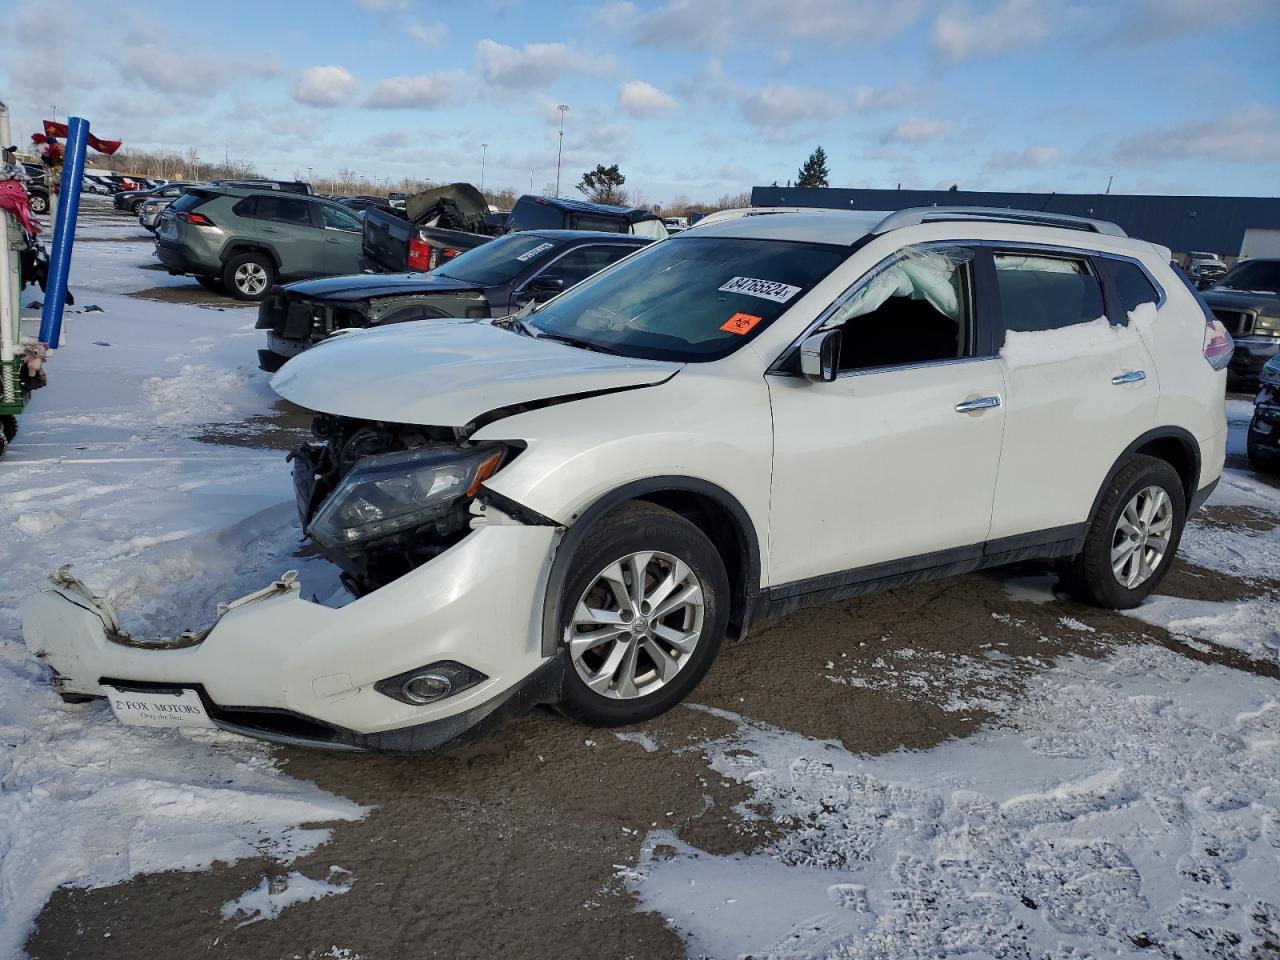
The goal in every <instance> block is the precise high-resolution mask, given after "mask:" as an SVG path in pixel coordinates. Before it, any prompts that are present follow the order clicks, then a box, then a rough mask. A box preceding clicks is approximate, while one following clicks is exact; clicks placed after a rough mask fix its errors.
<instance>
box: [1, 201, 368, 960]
mask: <svg viewBox="0 0 1280 960" xmlns="http://www.w3.org/2000/svg"><path fill="white" fill-rule="evenodd" d="M92 212H93V211H92V210H91V209H90V208H87V207H86V208H85V212H84V213H82V230H83V231H85V233H86V234H87V235H89V236H112V235H128V234H130V233H131V232H132V233H138V232H139V231H138V229H137V227H136V226H133V227H132V228H130V227H129V226H127V223H128V221H127V220H126V221H125V224H126V225H124V226H118V225H116V224H113V223H102V222H99V221H97V220H93V219H88V220H87V222H84V218H85V214H92ZM152 262H154V261H153V260H152V258H151V244H150V243H145V242H144V243H133V242H109V241H106V242H80V243H78V244H77V245H76V248H75V253H74V256H73V264H72V292H73V293H74V294H75V296H76V303H77V307H76V308H75V309H76V310H77V311H82V310H83V307H84V306H87V305H91V304H93V305H98V306H100V307H102V308H103V312H100V313H99V312H91V313H84V312H76V313H69V314H68V317H67V321H66V329H67V344H66V346H64V347H62V348H61V349H59V350H57V351H56V352H55V353H54V354H53V356H52V358H51V359H50V362H49V365H48V370H49V385H48V386H47V387H46V388H44V389H42V390H40V391H38V392H37V393H36V394H35V395H34V397H33V399H32V403H31V405H30V406H29V407H28V410H27V412H26V413H24V414H23V415H22V417H21V418H20V420H19V433H18V436H17V439H16V440H15V442H14V444H13V445H12V446H11V447H10V448H9V452H8V454H7V455H6V456H5V458H4V460H3V461H0V503H3V504H4V508H5V509H4V510H3V512H0V569H3V570H4V577H3V578H0V744H2V745H3V751H2V752H0V956H5V957H8V956H14V955H18V954H19V953H20V951H21V948H22V944H23V942H24V940H25V937H26V934H27V932H28V928H29V925H30V923H31V921H32V920H33V919H34V917H35V915H36V914H37V912H38V911H39V909H40V907H41V906H42V904H43V902H44V900H45V899H46V898H47V897H48V896H49V894H50V893H52V891H53V890H54V889H55V888H56V887H57V886H59V885H60V884H66V883H71V884H76V885H80V886H94V885H100V884H110V883H116V882H119V881H122V880H124V879H127V878H128V877H130V876H132V875H134V874H137V873H145V872H153V871H157V870H172V869H181V870H199V869H203V868H205V867H207V866H208V865H209V864H210V863H212V862H213V861H215V860H235V859H239V858H243V857H248V856H256V855H259V854H266V855H268V856H271V857H275V858H277V859H279V860H281V861H285V862H288V861H290V860H291V859H293V858H294V857H296V856H298V855H300V854H302V853H304V852H306V851H309V850H311V849H313V848H315V847H316V846H317V845H318V844H320V843H322V842H323V841H324V839H325V837H326V836H327V831H325V830H320V829H308V830H303V829H301V828H300V827H299V824H302V823H323V822H327V821H337V820H344V819H353V818H358V817H360V816H362V813H363V811H362V810H361V808H359V807H357V806H356V805H355V804H352V803H350V802H348V801H346V800H344V799H341V798H338V797H335V796H333V795H331V794H328V793H326V792H324V791H321V790H319V789H318V788H316V787H314V786H312V785H310V784H307V783H303V782H300V781H297V780H294V779H292V778H289V777H286V776H284V775H282V774H281V773H279V772H278V771H277V769H276V768H275V765H274V763H273V762H272V759H271V749H270V748H268V747H266V746H264V745H261V744H257V743H253V742H251V741H247V740H243V739H241V738H237V737H232V736H230V735H226V734H222V733H217V732H204V731H200V732H198V733H193V732H186V733H184V732H178V731H159V732H157V731H153V730H141V729H131V728H128V727H124V726H121V725H120V724H118V723H116V722H115V720H114V719H113V718H112V716H111V713H110V711H109V710H108V708H107V707H106V706H105V705H102V704H89V705H84V706H75V707H71V706H65V705H63V704H62V703H61V702H60V701H59V700H58V699H57V697H56V696H55V695H54V694H53V692H52V690H51V689H50V688H49V687H48V684H47V681H46V679H45V676H44V670H43V667H41V666H40V665H39V664H38V663H37V662H36V661H34V660H33V659H31V658H30V657H29V656H28V655H27V653H26V650H25V647H23V646H22V643H21V630H20V624H19V620H18V616H17V612H16V605H17V603H18V601H19V600H20V599H21V598H22V597H24V596H25V595H27V594H29V593H31V592H32V591H34V590H37V589H39V588H40V587H41V586H42V584H43V582H44V579H45V577H46V575H47V574H48V573H49V572H50V571H52V570H53V569H54V568H56V567H57V566H59V565H60V564H63V563H67V562H74V563H75V570H76V573H77V574H78V575H79V576H81V577H82V578H83V579H84V580H85V582H86V583H89V584H92V585H93V586H95V587H98V588H104V589H106V590H107V591H108V593H109V595H110V596H111V599H112V601H113V602H114V603H115V604H116V605H117V609H118V612H119V614H120V616H121V620H122V622H123V624H124V626H125V627H126V629H130V630H133V631H134V632H137V633H141V634H146V635H151V634H173V633H177V632H179V631H181V630H183V629H186V628H200V627H203V626H207V625H208V623H209V622H210V621H211V620H212V618H213V616H214V610H215V605H216V603H217V602H218V601H219V600H229V599H233V598H235V597H238V596H242V595H243V594H245V593H248V592H250V591H251V590H254V589H257V588H258V587H260V586H262V585H264V584H265V583H268V582H270V580H271V579H273V578H274V577H276V576H278V575H279V574H280V573H281V572H282V571H284V570H285V569H289V568H297V569H300V570H301V571H302V574H303V586H304V591H305V592H306V593H307V594H308V595H310V594H312V593H313V592H315V591H318V592H320V593H322V594H326V595H327V594H328V593H329V592H332V589H333V587H334V584H335V578H334V571H333V570H332V568H330V567H328V565H326V564H323V563H320V562H317V561H315V560H310V559H307V558H304V557H297V556H294V554H295V553H296V552H297V551H298V547H299V539H298V535H299V531H298V529H297V521H296V517H295V514H294V507H293V502H292V501H293V492H292V487H291V483H290V480H289V471H288V468H287V467H286V465H285V463H284V458H283V455H282V453H281V452H280V451H278V450H266V449H255V448H253V447H250V446H243V445H238V446H218V445H213V444H210V443H201V442H197V441H195V440H193V439H191V437H192V436H193V435H198V433H199V425H201V424H205V423H218V422H221V421H235V422H243V421H244V420H246V419H249V418H252V417H255V416H269V415H271V414H272V413H273V409H274V407H273V405H274V404H275V402H276V401H275V398H274V395H273V394H272V393H271V391H270V388H269V386H268V385H267V379H266V376H265V375H264V374H261V373H260V372H258V371H257V369H256V353H255V351H256V348H257V346H258V341H259V339H260V336H261V335H260V334H258V333H257V332H255V331H254V330H253V323H254V319H255V316H256V314H255V313H254V311H253V310H252V309H244V308H241V307H237V306H232V305H230V301H228V306H227V307H226V308H225V309H216V308H208V307H201V306H194V305H190V304H177V303H157V302H153V301H146V300H140V299H137V298H134V297H128V296H124V295H122V294H123V292H125V291H128V290H137V289H141V288H144V287H148V286H161V285H174V284H177V283H184V284H190V283H191V281H189V280H180V279H176V278H170V277H168V275H167V274H165V273H163V272H157V271H151V270H146V271H144V270H143V269H140V268H142V267H146V266H147V265H148V264H150V263H152ZM41 296H42V295H41V293H40V291H39V290H32V289H29V290H27V291H26V299H27V300H33V299H39V298H40V297H41ZM100 344H106V345H105V346H104V345H100Z"/></svg>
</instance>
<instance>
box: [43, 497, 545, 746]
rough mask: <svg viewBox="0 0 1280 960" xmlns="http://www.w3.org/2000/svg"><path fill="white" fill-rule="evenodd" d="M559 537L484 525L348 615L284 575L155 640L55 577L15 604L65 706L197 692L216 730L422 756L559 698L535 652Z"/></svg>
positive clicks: (75, 584)
mask: <svg viewBox="0 0 1280 960" xmlns="http://www.w3.org/2000/svg"><path fill="white" fill-rule="evenodd" d="M557 537H558V531H557V529H556V528H554V527H550V526H525V525H522V524H519V523H516V522H515V521H513V520H509V519H507V518H505V517H503V516H502V515H500V514H498V513H497V512H496V511H493V510H490V511H489V517H488V518H487V519H486V520H485V521H483V522H481V523H480V525H479V526H478V528H477V529H474V530H472V531H471V533H469V534H468V535H467V536H466V537H464V538H463V539H462V540H461V541H460V542H458V543H457V544H455V545H454V546H452V547H450V548H449V549H448V550H446V551H445V552H444V553H442V554H440V555H439V556H438V557H436V558H434V559H433V560H432V561H431V562H430V563H428V564H426V565H424V566H421V567H419V568H417V569H415V570H412V571H410V572H409V573H407V574H405V575H404V576H402V577H400V578H399V579H397V580H395V581H394V582H392V583H390V584H387V585H386V586H384V587H382V588H381V589H378V590H375V591H373V592H372V593H369V594H368V595H366V596H363V597H360V598H358V599H356V600H354V601H352V602H351V603H349V604H347V605H346V606H343V607H339V608H332V607H327V606H323V605H321V604H318V603H314V602H311V601H308V600H306V599H304V598H303V597H302V595H301V592H300V590H299V584H298V581H297V578H296V577H295V576H291V575H289V574H286V575H285V576H283V577H281V578H280V579H279V580H277V581H275V582H274V583H272V584H270V585H269V586H267V587H265V588H263V589H262V590H260V591H257V592H255V593H252V594H249V595H248V596H246V597H242V598H240V599H239V600H235V601H232V602H230V603H227V604H222V605H219V608H218V619H217V621H216V622H215V623H214V625H213V626H212V627H211V628H209V629H208V630H204V631H199V632H187V633H183V634H180V635H179V636H177V637H175V638H171V639H168V640H162V641H147V640H139V639H135V638H133V637H131V636H129V634H127V633H126V632H125V631H123V630H122V629H121V628H120V624H119V623H118V622H117V620H116V617H115V614H114V612H113V611H112V609H111V607H110V605H109V604H108V603H107V601H106V599H105V598H104V597H103V596H102V595H100V594H95V593H94V592H93V591H91V590H89V589H88V588H86V587H85V586H84V585H83V584H81V583H80V582H79V581H78V580H76V579H75V578H74V577H73V576H71V574H70V573H69V571H67V570H66V569H65V568H64V569H63V570H60V571H59V572H58V573H56V574H55V575H54V577H53V589H51V590H49V591H46V592H44V593H40V594H36V595H35V596H32V597H29V598H27V599H26V600H25V601H23V603H22V605H21V608H20V610H21V615H22V621H23V636H24V639H25V641H26V644H27V646H28V648H29V649H30V650H31V652H32V653H33V654H35V656H37V657H39V658H40V659H42V660H44V661H45V662H46V663H47V664H48V665H49V666H50V667H51V668H52V670H53V671H54V686H55V688H56V689H57V690H58V691H59V692H60V693H62V694H63V695H64V696H67V697H69V698H74V697H76V696H86V697H101V696H105V695H106V691H105V690H104V689H103V686H104V684H107V685H109V686H111V687H112V688H113V689H116V690H136V691H145V690H148V689H150V690H154V689H158V688H159V689H165V690H194V691H196V692H197V693H198V695H199V697H200V700H201V702H202V703H203V705H204V708H205V710H206V711H207V713H208V715H209V719H210V720H211V721H212V722H213V723H214V725H216V726H219V727H222V728H224V729H226V730H230V731H233V732H235V733H240V734H244V735H246V736H251V737H257V738H260V739H265V740H272V741H276V742H281V743H290V744H298V745H305V746H316V747H327V748H331V749H348V750H421V749H431V748H433V747H437V746H440V745H442V744H445V743H449V742H451V741H455V740H458V739H459V738H460V737H465V736H467V735H468V734H475V733H478V732H480V731H482V730H484V729H487V728H488V727H490V726H492V725H493V724H495V723H497V722H500V721H501V720H502V719H505V718H506V717H507V716H510V715H511V714H513V713H516V712H520V711H523V710H525V709H527V708H528V707H530V706H532V705H533V704H535V703H539V702H550V701H553V700H554V699H556V697H557V695H558V692H559V684H560V674H559V672H558V671H559V670H560V661H559V659H558V658H555V657H552V658H546V657H544V656H543V654H542V612H543V604H542V599H543V597H544V595H545V590H546V581H547V576H548V573H549V569H550V563H551V558H552V555H553V552H554V548H555V543H556V539H557ZM446 661H448V662H453V663H458V664H463V665H465V666H466V667H468V668H470V669H471V670H473V671H477V672H478V673H479V674H481V675H483V680H481V681H480V682H478V683H476V684H475V685H473V686H469V687H467V688H466V689H464V690H462V691H461V692H458V693H456V694H454V695H452V696H450V697H447V698H445V699H441V700H438V701H435V702H432V703H429V704H425V705H419V704H413V703H407V702H404V701H402V700H401V699H397V698H395V697H392V696H389V695H388V694H386V693H383V692H381V691H380V690H379V689H376V685H378V684H379V681H383V680H386V679H387V678H390V677H396V676H398V675H401V674H405V673H408V672H411V671H416V670H419V669H420V668H425V667H428V666H430V665H431V664H435V663H443V662H446Z"/></svg>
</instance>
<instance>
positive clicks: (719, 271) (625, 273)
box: [530, 236, 850, 362]
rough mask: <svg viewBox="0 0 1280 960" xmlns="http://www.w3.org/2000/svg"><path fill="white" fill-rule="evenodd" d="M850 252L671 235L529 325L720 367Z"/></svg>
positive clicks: (608, 347)
mask: <svg viewBox="0 0 1280 960" xmlns="http://www.w3.org/2000/svg"><path fill="white" fill-rule="evenodd" d="M849 254H850V250H849V248H848V247H837V246H827V245H825V244H817V243H794V242H790V241H784V240H743V239H734V238H729V237H688V236H676V237H673V238H672V239H670V240H664V241H663V242H662V243H658V244H654V245H653V246H652V247H649V248H648V249H647V250H645V251H643V252H641V253H639V254H637V255H635V256H633V257H629V258H628V259H626V260H624V261H622V262H621V263H620V264H619V265H618V266H616V267H613V268H611V269H606V270H605V271H603V272H602V273H598V274H596V275H595V276H594V277H591V278H590V279H588V280H585V281H584V282H582V283H581V284H579V285H578V286H576V287H574V288H573V289H572V290H569V291H568V292H566V293H564V294H562V295H560V296H559V297H556V299H555V300H553V301H551V302H550V303H548V304H547V305H546V306H545V307H543V308H541V309H540V310H538V312H537V313H535V314H534V315H533V316H532V317H531V318H530V326H532V327H533V328H534V329H535V331H536V332H537V333H539V334H543V335H547V336H554V337H564V338H566V339H570V340H573V341H580V342H581V343H583V344H584V345H585V346H588V347H591V348H594V349H599V350H603V351H605V352H607V353H618V354H622V355H624V356H629V357H643V358H646V359H652V360H677V361H693V362H698V361H706V360H718V359H719V358H721V357H726V356H728V355H729V354H731V353H733V351H735V350H737V349H738V348H739V347H740V346H742V345H743V344H744V343H746V342H748V341H749V340H751V339H752V338H753V337H755V336H756V335H758V334H759V333H760V331H762V330H764V329H765V328H766V327H768V326H769V324H771V323H772V322H773V321H774V320H776V319H777V318H778V317H780V316H781V315H782V313H783V312H784V311H785V310H786V309H787V307H788V306H790V305H791V304H792V303H795V302H796V301H797V300H798V299H799V298H800V297H802V296H803V295H804V294H806V293H808V292H809V290H810V289H812V287H813V286H814V284H816V283H817V282H818V281H819V280H821V279H822V278H823V277H825V276H826V275H827V274H828V273H830V272H831V271H832V270H834V269H835V268H836V266H837V265H839V264H840V263H841V262H842V261H843V260H844V259H845V258H846V257H848V256H849Z"/></svg>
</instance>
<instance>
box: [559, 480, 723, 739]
mask: <svg viewBox="0 0 1280 960" xmlns="http://www.w3.org/2000/svg"><path fill="white" fill-rule="evenodd" d="M728 599H729V583H728V578H727V576H726V574H725V569H724V563H723V561H722V560H721V559H720V555H719V553H717V552H716V548H715V546H714V545H713V544H712V543H711V541H710V540H708V539H707V537H706V535H705V534H704V533H703V532H702V531H701V530H699V529H698V528H697V527H696V526H694V525H693V524H692V523H690V522H689V521H688V520H686V519H685V518H684V517H682V516H680V515H679V514H677V513H674V512H672V511H670V510H666V509H664V508H662V507H659V506H656V505H654V504H649V503H641V502H636V503H630V504H626V505H625V506H622V507H619V508H618V509H617V510H615V511H614V512H612V513H611V514H609V515H608V516H606V517H605V518H604V519H602V520H601V521H600V522H599V523H598V525H597V527H596V528H595V529H594V530H593V531H592V532H591V533H590V534H588V536H587V538H586V540H584V542H583V543H582V546H581V547H579V549H578V551H577V554H576V555H575V556H574V559H573V563H572V565H571V567H570V570H569V576H568V579H567V580H566V583H565V588H564V594H563V602H562V604H561V608H562V612H561V624H560V626H561V637H562V640H563V643H564V648H565V650H564V655H565V656H566V657H567V658H568V663H567V664H566V669H565V680H564V688H563V693H562V700H561V702H560V704H559V709H560V710H561V711H562V712H563V713H566V714H568V715H569V716H571V717H574V718H575V719H578V720H582V721H584V722H586V723H592V724H599V725H603V726H615V725H619V724H626V723H638V722H640V721H643V720H648V719H650V718H652V717H656V716H657V715H658V714H660V713H663V712H665V711H667V710H669V709H671V708H672V707H673V706H675V705H676V704H677V703H679V702H680V701H681V700H683V699H684V698H685V697H686V696H687V695H688V694H689V693H690V692H691V691H692V690H693V688H694V687H696V686H697V685H698V681H700V680H701V679H702V677H703V675H704V674H705V673H706V672H707V669H708V668H709V667H710V666H711V661H712V660H714V659H715V656H716V653H717V652H718V650H719V649H720V642H721V640H722V639H723V638H724V633H725V630H726V626H727V623H728V619H729V607H728Z"/></svg>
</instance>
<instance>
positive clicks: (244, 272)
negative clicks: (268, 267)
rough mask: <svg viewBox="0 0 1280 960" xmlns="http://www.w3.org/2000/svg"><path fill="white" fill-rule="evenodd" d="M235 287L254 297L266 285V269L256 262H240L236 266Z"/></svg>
mask: <svg viewBox="0 0 1280 960" xmlns="http://www.w3.org/2000/svg"><path fill="white" fill-rule="evenodd" d="M235 283H236V289H237V290H239V291H240V292H241V293H243V294H245V295H246V296H250V297H256V296H257V295H258V294H260V293H261V292H262V291H263V290H264V289H266V286H267V271H265V270H263V269H262V266H261V265H260V264H257V263H242V264H240V266H238V267H236V273H235Z"/></svg>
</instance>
